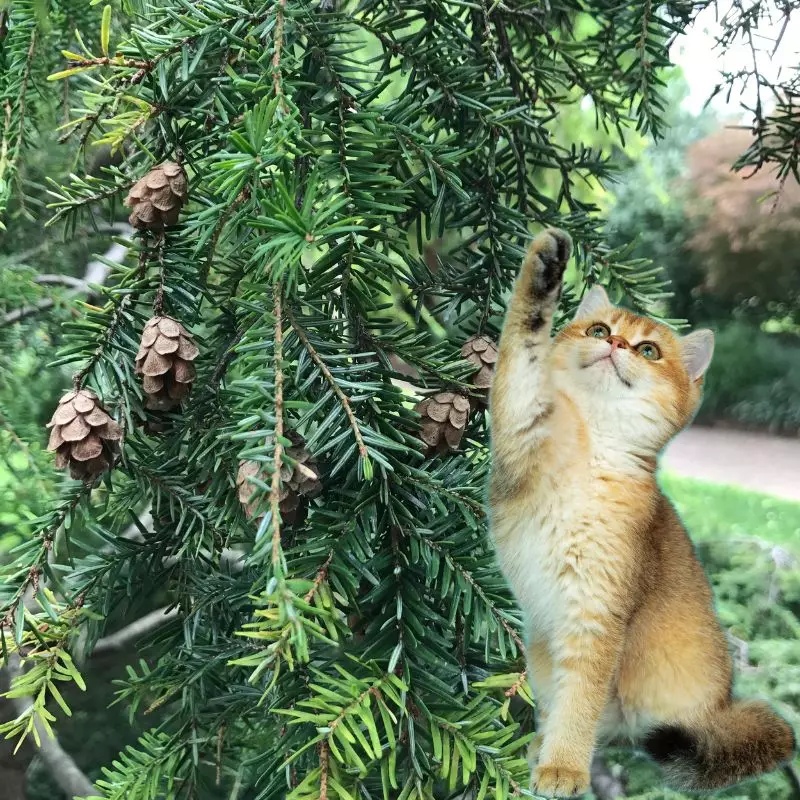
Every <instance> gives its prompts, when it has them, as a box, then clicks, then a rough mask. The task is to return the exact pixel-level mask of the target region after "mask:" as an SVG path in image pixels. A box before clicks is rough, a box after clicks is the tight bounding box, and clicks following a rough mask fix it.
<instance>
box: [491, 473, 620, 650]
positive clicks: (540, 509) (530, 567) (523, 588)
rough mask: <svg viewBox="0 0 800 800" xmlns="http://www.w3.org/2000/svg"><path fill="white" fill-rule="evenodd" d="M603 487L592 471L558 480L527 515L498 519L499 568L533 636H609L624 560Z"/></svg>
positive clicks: (527, 507) (531, 502) (527, 504)
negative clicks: (606, 622) (606, 624)
mask: <svg viewBox="0 0 800 800" xmlns="http://www.w3.org/2000/svg"><path fill="white" fill-rule="evenodd" d="M603 488H604V487H602V486H601V487H596V486H594V485H593V481H592V480H591V478H590V477H589V476H588V475H587V474H585V473H584V474H582V475H580V476H576V475H575V473H574V472H573V473H572V475H569V474H568V473H565V474H562V475H560V476H558V475H553V476H552V477H549V478H548V479H547V480H545V481H543V482H542V483H541V484H540V485H539V486H538V488H537V490H536V492H534V493H532V494H531V495H530V496H529V497H526V498H524V500H523V501H522V503H521V504H520V505H518V506H517V511H518V512H519V511H520V510H522V511H523V513H515V514H512V515H509V516H508V517H504V515H503V514H502V513H501V514H499V515H498V516H497V518H496V520H495V522H494V524H493V532H494V538H495V543H496V547H497V553H498V558H499V561H500V566H501V568H502V570H503V573H504V574H505V576H506V579H507V580H508V582H509V585H510V587H511V590H512V591H513V593H514V596H515V597H516V599H517V602H518V604H519V606H520V608H521V609H522V611H523V613H524V615H525V624H526V633H527V634H528V635H529V636H533V637H541V636H544V637H545V638H547V639H551V638H554V637H556V636H558V635H565V634H566V635H569V634H570V633H573V632H574V633H578V632H581V633H588V632H596V633H601V632H602V630H601V627H599V623H598V622H597V620H599V619H601V618H603V617H605V616H606V615H607V613H608V612H609V611H610V610H612V609H611V605H612V604H613V600H612V597H613V596H614V594H615V591H614V589H615V585H616V583H617V580H616V573H615V570H616V569H618V568H619V563H618V562H619V559H620V557H621V556H622V554H621V553H620V552H619V550H618V548H617V542H616V537H615V536H614V535H613V532H612V529H613V520H609V519H608V513H609V512H608V507H607V505H606V502H605V501H604V499H603V498H602V491H601V490H602V489H603ZM593 626H594V627H597V630H596V631H593Z"/></svg>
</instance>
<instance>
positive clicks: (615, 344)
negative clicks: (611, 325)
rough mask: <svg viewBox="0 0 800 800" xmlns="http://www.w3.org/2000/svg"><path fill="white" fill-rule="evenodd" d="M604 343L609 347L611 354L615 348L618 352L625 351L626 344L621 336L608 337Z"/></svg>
mask: <svg viewBox="0 0 800 800" xmlns="http://www.w3.org/2000/svg"><path fill="white" fill-rule="evenodd" d="M606 341H607V342H608V343H609V344H610V345H611V352H612V353H613V352H614V351H615V350H616V349H617V348H619V349H620V350H627V349H628V343H627V342H626V341H625V340H624V339H623V338H622V337H621V336H609V337H608V339H606Z"/></svg>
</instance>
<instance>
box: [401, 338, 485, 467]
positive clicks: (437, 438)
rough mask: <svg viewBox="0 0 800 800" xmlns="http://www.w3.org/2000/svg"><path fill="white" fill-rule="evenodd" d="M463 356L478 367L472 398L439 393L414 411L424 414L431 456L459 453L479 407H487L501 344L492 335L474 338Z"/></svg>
mask: <svg viewBox="0 0 800 800" xmlns="http://www.w3.org/2000/svg"><path fill="white" fill-rule="evenodd" d="M461 357H462V358H464V359H466V360H467V361H470V362H471V363H472V364H473V365H474V366H475V373H474V375H473V376H472V385H473V386H474V387H475V391H473V392H472V394H471V395H470V396H467V395H465V394H460V393H458V392H437V393H436V394H433V395H430V396H429V397H426V398H425V399H424V400H422V401H421V402H419V403H417V405H416V406H415V407H414V410H415V411H416V412H417V413H418V414H419V415H420V417H421V419H420V428H419V436H420V439H422V441H423V442H424V443H425V444H426V445H427V453H428V455H429V456H432V455H446V454H447V453H450V452H452V451H454V450H457V449H458V447H459V445H460V444H461V438H462V436H463V435H464V431H465V429H466V426H467V421H468V420H469V415H470V413H471V412H472V411H474V410H475V409H476V408H480V407H483V408H485V407H486V404H487V402H488V397H489V387H490V386H491V385H492V377H493V376H494V365H495V362H496V361H497V345H496V344H495V342H494V341H493V340H492V339H490V338H489V337H488V336H484V335H483V334H477V335H475V336H470V338H469V339H467V341H466V342H464V344H463V346H462V348H461Z"/></svg>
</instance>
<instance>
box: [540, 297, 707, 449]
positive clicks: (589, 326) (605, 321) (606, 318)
mask: <svg viewBox="0 0 800 800" xmlns="http://www.w3.org/2000/svg"><path fill="white" fill-rule="evenodd" d="M713 350H714V334H713V333H712V332H711V331H710V330H696V331H693V332H692V333H689V334H687V335H685V336H680V335H678V334H676V333H675V332H673V331H672V330H671V329H670V328H669V327H667V326H666V325H663V324H662V323H659V322H656V321H655V320H653V319H650V318H649V317H645V316H641V315H639V314H634V313H633V312H632V311H628V310H627V309H624V308H618V307H616V306H614V305H613V304H612V303H611V302H610V300H609V299H608V295H606V293H605V291H604V290H603V288H602V287H600V286H595V287H594V288H593V289H592V290H591V291H589V292H588V293H587V294H586V296H585V297H584V299H583V301H582V302H581V304H580V307H579V308H578V311H577V312H576V314H575V317H574V319H573V320H572V322H571V323H569V324H568V325H567V326H565V327H564V328H563V329H562V330H561V331H560V332H559V334H558V336H557V337H556V342H555V348H554V351H553V366H554V373H555V378H556V381H557V383H558V385H559V388H561V389H562V391H564V392H565V393H566V394H567V395H568V396H569V397H570V398H571V399H572V400H573V401H574V402H576V403H577V404H578V406H579V407H580V408H581V409H582V411H583V412H584V415H585V416H587V417H588V418H590V420H593V421H594V422H595V423H596V424H598V425H600V426H606V427H607V428H608V429H609V430H610V431H614V430H617V431H619V432H620V433H621V434H622V435H623V436H627V437H630V438H631V439H632V440H633V441H632V442H631V443H632V444H641V445H644V446H648V447H654V448H658V447H661V446H663V445H664V444H665V443H666V442H667V441H668V440H669V438H670V437H671V436H673V435H674V434H675V433H676V432H677V431H679V430H680V429H681V428H683V427H684V426H685V425H686V424H687V423H688V422H689V421H690V420H691V418H692V417H693V416H694V413H695V411H696V410H697V407H698V406H699V404H700V399H701V396H702V382H703V375H704V374H705V371H706V369H707V368H708V365H709V363H710V362H711V355H712V353H713Z"/></svg>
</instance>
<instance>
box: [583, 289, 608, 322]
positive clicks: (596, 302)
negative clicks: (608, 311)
mask: <svg viewBox="0 0 800 800" xmlns="http://www.w3.org/2000/svg"><path fill="white" fill-rule="evenodd" d="M611 306H613V303H612V302H611V301H610V300H609V299H608V295H607V294H606V290H605V289H604V288H603V287H602V286H600V284H599V283H598V284H595V285H594V286H592V288H591V289H589V291H588V292H586V294H585V295H584V296H583V300H581V304H580V305H579V306H578V310H577V311H576V312H575V317H574V319H583V318H584V317H593V316H595V314H597V312H598V311H600V310H601V309H604V308H610V307H611Z"/></svg>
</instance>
